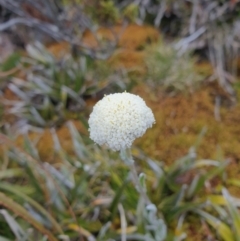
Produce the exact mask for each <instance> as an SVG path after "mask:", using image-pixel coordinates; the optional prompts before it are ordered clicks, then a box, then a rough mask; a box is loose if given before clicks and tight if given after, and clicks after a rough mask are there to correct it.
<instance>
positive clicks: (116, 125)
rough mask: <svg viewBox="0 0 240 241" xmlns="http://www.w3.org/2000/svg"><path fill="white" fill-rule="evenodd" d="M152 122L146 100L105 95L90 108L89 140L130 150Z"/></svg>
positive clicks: (112, 147)
mask: <svg viewBox="0 0 240 241" xmlns="http://www.w3.org/2000/svg"><path fill="white" fill-rule="evenodd" d="M154 122H155V119H154V116H153V113H152V110H151V109H150V108H148V107H147V106H146V103H145V101H144V100H143V99H142V98H141V97H139V96H138V95H133V94H130V93H126V92H125V93H117V94H110V95H107V96H105V97H104V98H103V99H102V100H100V101H99V102H98V103H97V104H96V105H95V106H94V107H93V111H92V113H91V115H90V118H89V121H88V123H89V131H90V138H91V139H92V140H93V141H94V142H96V143H97V144H99V145H104V144H106V145H107V146H108V147H109V148H110V149H112V150H114V151H119V150H121V149H126V148H129V147H131V145H132V143H133V141H134V140H135V139H136V138H137V137H140V136H142V135H143V134H144V133H145V132H146V130H147V129H148V128H149V127H152V125H153V123H154Z"/></svg>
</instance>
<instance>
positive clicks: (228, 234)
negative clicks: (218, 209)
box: [194, 210, 235, 241]
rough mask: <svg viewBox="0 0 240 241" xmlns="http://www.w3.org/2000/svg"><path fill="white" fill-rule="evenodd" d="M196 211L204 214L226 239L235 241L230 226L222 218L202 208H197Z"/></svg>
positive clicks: (226, 240) (225, 240)
mask: <svg viewBox="0 0 240 241" xmlns="http://www.w3.org/2000/svg"><path fill="white" fill-rule="evenodd" d="M194 212H195V213H198V214H199V215H200V216H202V217H203V218H204V219H205V220H206V221H207V222H208V223H209V224H210V225H211V226H212V227H213V228H214V229H215V230H216V232H217V234H219V236H220V237H221V238H222V239H223V240H224V241H235V238H234V236H233V232H232V230H231V229H230V227H229V226H228V225H227V224H225V223H224V222H222V221H221V220H220V219H218V218H216V217H214V216H212V215H211V214H209V213H207V212H205V211H202V210H195V211H194Z"/></svg>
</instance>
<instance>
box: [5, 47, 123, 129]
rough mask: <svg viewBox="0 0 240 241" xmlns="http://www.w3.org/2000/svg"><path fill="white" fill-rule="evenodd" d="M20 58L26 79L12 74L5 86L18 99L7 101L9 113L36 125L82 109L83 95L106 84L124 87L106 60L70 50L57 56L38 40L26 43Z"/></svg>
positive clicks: (93, 92)
mask: <svg viewBox="0 0 240 241" xmlns="http://www.w3.org/2000/svg"><path fill="white" fill-rule="evenodd" d="M27 51H28V55H29V56H28V57H22V58H21V64H22V69H21V70H22V71H23V73H24V74H25V76H26V77H25V78H26V79H19V78H12V81H11V83H10V84H9V85H8V87H9V88H10V89H11V90H12V91H13V92H14V93H15V94H16V95H17V97H19V99H20V101H17V102H7V104H9V105H10V106H11V109H10V113H12V114H15V115H16V116H18V117H21V118H24V119H26V120H27V121H28V122H30V123H31V124H34V125H37V126H52V125H54V124H59V123H60V122H62V121H63V120H65V119H66V115H67V113H68V112H75V113H77V112H80V111H83V110H84V107H85V98H86V97H90V96H96V95H97V94H98V93H101V92H102V93H104V91H106V90H107V89H108V91H109V88H110V89H114V90H115V91H116V90H117V89H120V90H122V89H125V84H124V81H123V79H124V78H122V77H123V76H122V74H121V73H119V72H115V71H113V70H111V69H110V68H109V67H108V64H107V62H106V61H103V60H94V59H92V58H90V57H87V56H81V57H79V58H74V57H73V56H72V55H71V54H68V55H65V57H64V58H63V59H60V60H58V59H57V58H56V57H54V56H52V55H51V54H50V52H48V51H47V50H46V49H45V48H44V47H43V46H42V45H41V44H39V43H37V44H36V46H30V45H29V46H28V47H27Z"/></svg>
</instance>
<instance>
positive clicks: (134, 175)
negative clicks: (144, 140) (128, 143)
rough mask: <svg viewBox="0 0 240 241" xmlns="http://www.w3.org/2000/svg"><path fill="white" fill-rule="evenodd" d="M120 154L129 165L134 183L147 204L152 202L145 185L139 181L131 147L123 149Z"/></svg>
mask: <svg viewBox="0 0 240 241" xmlns="http://www.w3.org/2000/svg"><path fill="white" fill-rule="evenodd" d="M120 155H121V158H122V159H123V161H124V162H125V163H126V164H127V165H128V166H129V169H130V172H131V174H132V178H133V182H134V185H135V186H136V188H137V191H138V192H139V194H140V196H141V197H142V199H143V200H144V202H145V205H149V204H151V203H152V202H151V201H150V199H149V198H148V196H147V193H146V191H145V190H144V187H143V186H142V185H141V183H140V181H139V178H138V174H137V170H136V167H135V165H134V160H133V158H132V154H131V150H130V149H126V150H121V153H120Z"/></svg>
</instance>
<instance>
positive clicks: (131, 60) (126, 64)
mask: <svg viewBox="0 0 240 241" xmlns="http://www.w3.org/2000/svg"><path fill="white" fill-rule="evenodd" d="M109 62H110V64H112V66H114V67H115V68H122V67H123V68H127V69H129V68H130V69H133V70H137V71H138V72H145V68H146V66H145V63H144V52H142V51H135V50H126V49H122V50H119V51H116V53H115V54H114V55H113V56H112V57H111V58H110V60H109Z"/></svg>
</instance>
